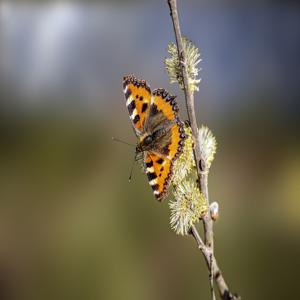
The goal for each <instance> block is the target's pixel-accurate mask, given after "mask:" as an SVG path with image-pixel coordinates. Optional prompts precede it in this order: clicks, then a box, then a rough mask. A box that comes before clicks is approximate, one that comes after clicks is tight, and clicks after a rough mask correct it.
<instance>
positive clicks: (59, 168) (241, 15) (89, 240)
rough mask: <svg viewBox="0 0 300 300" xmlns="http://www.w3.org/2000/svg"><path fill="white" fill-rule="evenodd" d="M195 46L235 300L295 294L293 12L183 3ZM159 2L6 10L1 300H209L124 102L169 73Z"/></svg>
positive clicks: (299, 27)
mask: <svg viewBox="0 0 300 300" xmlns="http://www.w3.org/2000/svg"><path fill="white" fill-rule="evenodd" d="M178 2H179V3H178V6H179V13H180V19H181V25H182V32H183V33H184V34H185V35H186V36H187V37H189V38H190V39H191V40H192V41H193V42H194V43H195V44H196V45H197V46H199V48H200V50H201V56H202V59H203V61H202V62H201V68H202V71H201V78H202V82H201V85H200V91H199V93H197V94H196V108H197V117H198V121H199V124H206V125H208V126H209V127H210V128H211V130H212V131H213V133H214V134H215V136H216V138H217V141H218V152H217V155H216V158H215V161H214V163H213V166H212V168H211V172H210V177H209V191H210V199H211V200H212V201H213V200H214V201H218V202H219V204H220V218H219V220H218V221H217V223H216V224H215V241H216V255H217V257H218V260H219V264H220V266H221V268H222V270H223V273H224V276H225V278H226V279H227V281H228V284H229V286H230V288H231V289H232V290H233V291H236V292H238V293H239V294H241V295H242V296H243V299H295V298H296V297H297V296H296V295H297V293H298V292H297V284H299V267H300V257H299V254H300V235H299V233H300V231H299V230H300V188H299V181H300V143H299V138H300V135H299V129H300V126H299V125H300V118H299V112H300V109H299V106H300V105H299V94H300V93H299V90H300V84H299V80H300V56H299V55H300V10H299V6H298V4H296V2H292V1H279V0H278V1H267V0H265V1H246V0H244V1H234V0H231V1H230V0H224V1H216V0H212V1H205V0H203V1H196V0H194V1H192V0H188V1H180V0H179V1H178ZM171 41H174V33H173V31H172V24H171V20H170V17H169V11H168V6H167V4H166V1H163V0H161V1H158V0H157V1H130V0H127V1H121V0H120V1H81V2H79V1H72V2H71V1H70V2H61V1H31V2H26V1H22V2H21V1H20V2H15V1H0V95H1V97H0V99H1V102H0V134H1V136H0V137H1V138H0V166H1V167H0V299H3V300H10V299H17V300H19V299H20V300H27V299H28V300H35V299H39V300H41V299H42V300H52V299H53V300H54V299H55V300H60V299H62V300H66V299H72V300H75V299H78V300H81V299H84V300H96V299H131V300H135V299H143V300H150V299H157V300H162V299H209V297H210V296H209V284H208V274H207V270H206V265H205V263H204V261H203V259H202V256H201V253H200V252H199V251H198V250H197V248H196V245H195V243H194V241H193V240H192V238H190V237H180V236H176V234H175V233H174V232H173V231H172V230H171V229H170V225H169V214H170V212H169V208H168V204H167V201H166V202H164V203H157V202H156V201H155V200H154V198H153V195H152V192H151V189H150V187H149V185H148V183H147V180H146V176H145V175H144V174H142V173H141V172H140V171H139V170H138V168H136V169H135V172H134V180H133V182H131V183H128V175H129V169H130V166H131V163H132V160H133V156H134V148H130V147H127V146H126V145H122V144H118V143H114V142H112V140H111V137H112V136H115V137H118V138H120V139H123V140H125V141H127V142H129V143H133V144H134V143H135V136H134V134H133V132H132V129H131V125H130V122H129V118H128V113H127V110H126V107H125V104H124V96H123V94H122V85H121V82H122V77H123V75H125V74H128V73H134V74H135V75H136V76H137V77H139V78H142V79H146V80H147V81H148V83H149V84H150V86H151V87H152V88H157V87H165V88H167V89H168V90H169V91H171V92H172V93H173V94H178V102H179V106H180V109H181V115H182V118H183V119H184V118H186V113H185V107H184V101H183V95H182V92H181V91H179V90H178V88H177V86H176V85H170V84H169V81H168V77H167V74H166V72H165V70H164V67H163V59H164V58H165V57H166V56H167V51H166V48H167V44H168V42H171Z"/></svg>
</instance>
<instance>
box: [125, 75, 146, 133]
mask: <svg viewBox="0 0 300 300" xmlns="http://www.w3.org/2000/svg"><path fill="white" fill-rule="evenodd" d="M123 89H124V95H125V99H126V106H127V108H128V112H129V117H130V119H131V122H132V125H133V128H134V129H135V133H136V134H137V135H140V133H141V132H142V131H143V126H144V123H145V119H146V117H147V115H148V113H149V108H150V103H151V91H150V87H149V86H148V85H147V83H146V81H145V80H138V79H136V78H135V77H134V75H128V76H125V77H124V78H123Z"/></svg>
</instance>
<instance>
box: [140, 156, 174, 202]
mask: <svg viewBox="0 0 300 300" xmlns="http://www.w3.org/2000/svg"><path fill="white" fill-rule="evenodd" d="M144 164H145V170H146V174H147V177H148V181H149V184H150V186H151V187H152V190H153V193H154V195H155V197H156V199H157V200H159V201H161V200H162V199H163V198H164V197H165V195H166V192H167V188H168V186H169V180H170V178H171V175H172V162H171V160H169V159H168V158H165V157H162V156H160V155H158V154H156V153H153V152H147V153H146V154H145V157H144Z"/></svg>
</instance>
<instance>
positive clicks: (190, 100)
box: [168, 0, 240, 300]
mask: <svg viewBox="0 0 300 300" xmlns="http://www.w3.org/2000/svg"><path fill="white" fill-rule="evenodd" d="M168 4H169V8H170V16H171V19H172V23H173V28H174V32H175V38H176V44H177V50H178V58H179V62H180V66H181V70H182V78H183V85H184V94H185V101H186V107H187V113H188V119H189V122H190V125H191V129H192V136H193V141H194V149H193V153H194V158H195V162H196V167H197V175H198V184H199V188H200V190H201V192H202V193H203V195H204V197H205V200H206V203H207V205H208V206H209V197H208V172H207V166H206V165H205V160H203V159H202V157H201V151H200V143H199V136H198V125H197V119H196V114H195V107H194V94H193V92H192V91H191V89H190V88H189V76H188V70H187V68H186V60H185V53H184V48H183V42H182V36H181V31H180V25H179V18H178V11H177V3H176V0H168ZM202 219H203V226H204V237H205V240H204V242H203V241H202V239H201V237H200V235H199V233H198V231H197V229H196V227H195V226H194V225H193V226H192V227H191V234H192V235H193V237H194V238H195V240H196V242H197V245H198V248H199V249H200V250H201V252H202V254H203V256H204V258H205V261H206V263H207V266H208V269H209V271H210V274H211V278H212V279H211V280H210V285H211V291H212V299H213V300H214V299H215V295H214V288H213V280H214V281H215V282H216V284H217V287H218V290H219V293H220V296H221V298H222V299H223V300H228V299H240V298H239V297H238V296H234V295H232V294H231V293H230V292H229V289H228V286H227V284H226V282H225V280H224V277H223V276H222V273H221V270H220V269H219V267H218V265H217V262H216V259H215V256H214V241H213V220H212V218H211V215H210V212H209V210H208V212H207V213H206V214H205V215H204V216H203V218H202Z"/></svg>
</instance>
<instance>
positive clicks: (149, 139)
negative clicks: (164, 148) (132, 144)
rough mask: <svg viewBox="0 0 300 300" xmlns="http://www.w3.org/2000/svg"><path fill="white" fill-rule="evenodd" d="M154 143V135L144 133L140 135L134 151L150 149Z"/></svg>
mask: <svg viewBox="0 0 300 300" xmlns="http://www.w3.org/2000/svg"><path fill="white" fill-rule="evenodd" d="M154 143H155V136H153V134H145V135H144V136H142V137H140V139H139V142H138V144H137V146H136V152H144V151H148V150H151V149H152V148H153V146H154Z"/></svg>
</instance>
